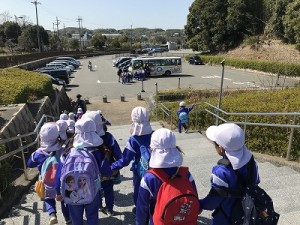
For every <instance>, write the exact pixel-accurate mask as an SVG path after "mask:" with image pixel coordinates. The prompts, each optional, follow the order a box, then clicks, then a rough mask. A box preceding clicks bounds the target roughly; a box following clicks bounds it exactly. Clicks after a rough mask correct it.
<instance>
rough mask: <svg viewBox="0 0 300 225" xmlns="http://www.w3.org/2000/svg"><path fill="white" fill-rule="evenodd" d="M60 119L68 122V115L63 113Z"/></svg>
mask: <svg viewBox="0 0 300 225" xmlns="http://www.w3.org/2000/svg"><path fill="white" fill-rule="evenodd" d="M59 119H60V120H67V119H68V115H67V114H65V113H62V114H60V116H59Z"/></svg>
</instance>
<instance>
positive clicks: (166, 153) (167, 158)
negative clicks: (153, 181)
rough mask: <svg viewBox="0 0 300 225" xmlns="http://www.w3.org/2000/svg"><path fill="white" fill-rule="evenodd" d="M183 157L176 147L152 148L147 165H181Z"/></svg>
mask: <svg viewBox="0 0 300 225" xmlns="http://www.w3.org/2000/svg"><path fill="white" fill-rule="evenodd" d="M182 162H183V157H182V154H181V153H180V152H179V151H178V149H177V148H172V149H153V150H152V151H151V157H150V161H149V166H150V167H151V168H171V167H179V166H181V165H182Z"/></svg>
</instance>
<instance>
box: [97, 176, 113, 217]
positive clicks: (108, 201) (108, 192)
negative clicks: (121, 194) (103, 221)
mask: <svg viewBox="0 0 300 225" xmlns="http://www.w3.org/2000/svg"><path fill="white" fill-rule="evenodd" d="M101 187H102V189H103V193H104V200H105V206H106V209H108V210H109V211H112V210H113V207H114V203H115V194H114V184H113V181H112V180H104V181H101ZM101 207H102V196H101V199H100V208H101Z"/></svg>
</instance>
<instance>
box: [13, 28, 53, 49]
mask: <svg viewBox="0 0 300 225" xmlns="http://www.w3.org/2000/svg"><path fill="white" fill-rule="evenodd" d="M39 34H40V41H41V45H49V35H48V33H47V32H46V31H45V29H44V28H43V27H41V26H40V27H39ZM18 40H19V45H20V46H22V47H23V48H24V49H25V50H27V51H32V50H33V49H38V43H37V26H36V25H35V26H31V25H29V26H27V27H25V28H24V29H23V31H22V35H21V36H20V37H19V39H18Z"/></svg>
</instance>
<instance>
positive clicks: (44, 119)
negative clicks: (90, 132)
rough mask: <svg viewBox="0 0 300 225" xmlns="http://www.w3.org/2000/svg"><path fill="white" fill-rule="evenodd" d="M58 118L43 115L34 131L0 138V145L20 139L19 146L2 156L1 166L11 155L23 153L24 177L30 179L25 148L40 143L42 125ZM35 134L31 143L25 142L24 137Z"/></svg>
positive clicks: (0, 159)
mask: <svg viewBox="0 0 300 225" xmlns="http://www.w3.org/2000/svg"><path fill="white" fill-rule="evenodd" d="M55 120H57V118H55V117H53V116H47V115H43V116H42V118H41V119H40V121H39V122H38V123H37V125H36V127H35V129H34V131H32V132H30V133H27V134H18V135H17V136H16V137H12V138H8V139H4V140H0V145H4V146H5V144H7V143H9V142H12V141H18V142H19V148H17V149H15V150H13V151H9V152H8V153H6V154H4V155H2V156H0V168H1V162H2V161H3V160H5V159H7V158H9V157H11V156H15V155H17V154H21V159H22V163H23V172H24V177H25V179H26V180H28V176H27V166H26V159H25V154H24V152H25V150H26V149H28V148H30V147H32V146H34V145H36V144H38V141H39V131H40V128H41V126H42V125H43V124H44V123H45V122H48V121H55ZM33 135H35V140H34V141H33V142H31V143H28V144H25V145H24V143H23V139H24V138H25V137H29V136H33ZM0 199H1V192H0Z"/></svg>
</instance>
